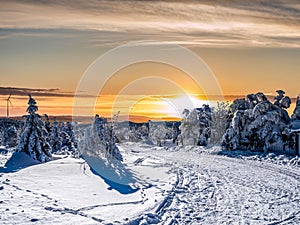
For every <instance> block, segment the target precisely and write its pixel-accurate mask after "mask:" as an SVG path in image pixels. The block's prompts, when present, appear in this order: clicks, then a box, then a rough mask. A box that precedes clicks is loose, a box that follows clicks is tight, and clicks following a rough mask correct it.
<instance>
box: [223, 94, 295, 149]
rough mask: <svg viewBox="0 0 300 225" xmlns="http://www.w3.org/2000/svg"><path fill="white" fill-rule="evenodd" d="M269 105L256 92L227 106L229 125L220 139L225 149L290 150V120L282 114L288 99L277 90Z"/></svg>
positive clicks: (264, 98) (285, 112) (288, 102)
mask: <svg viewBox="0 0 300 225" xmlns="http://www.w3.org/2000/svg"><path fill="white" fill-rule="evenodd" d="M277 93H278V95H277V96H276V97H275V102H274V103H273V104H272V103H271V102H270V101H269V100H268V99H267V97H266V96H265V95H264V94H263V93H261V92H258V93H257V94H249V95H247V97H246V98H245V99H237V100H234V101H233V103H232V104H231V105H230V124H229V126H228V127H227V130H226V132H225V134H224V136H223V140H222V144H223V146H224V147H225V148H226V149H238V148H239V149H256V150H264V151H267V150H270V149H273V148H282V149H284V148H292V147H293V138H292V137H291V134H290V133H289V131H288V129H289V124H290V118H289V115H288V113H287V111H286V109H287V108H289V107H290V104H291V100H290V98H289V97H288V96H284V94H285V93H284V91H282V90H278V91H277Z"/></svg>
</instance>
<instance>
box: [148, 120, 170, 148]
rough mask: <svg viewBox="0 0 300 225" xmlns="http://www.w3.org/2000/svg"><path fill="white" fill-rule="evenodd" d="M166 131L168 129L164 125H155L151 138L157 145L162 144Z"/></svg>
mask: <svg viewBox="0 0 300 225" xmlns="http://www.w3.org/2000/svg"><path fill="white" fill-rule="evenodd" d="M167 133H168V129H167V128H166V126H165V125H163V124H159V125H158V126H156V127H155V129H153V130H152V132H151V139H152V141H154V142H155V143H156V144H157V145H158V146H160V147H161V146H162V143H163V140H165V139H166V135H167Z"/></svg>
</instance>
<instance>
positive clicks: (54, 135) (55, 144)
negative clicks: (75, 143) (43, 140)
mask: <svg viewBox="0 0 300 225" xmlns="http://www.w3.org/2000/svg"><path fill="white" fill-rule="evenodd" d="M49 136H50V141H49V143H50V145H51V148H52V152H53V153H57V152H59V151H60V149H61V145H62V143H61V137H60V128H59V127H58V122H57V120H56V117H54V118H53V124H52V126H51V131H50V134H49Z"/></svg>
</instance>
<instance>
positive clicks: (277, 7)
mask: <svg viewBox="0 0 300 225" xmlns="http://www.w3.org/2000/svg"><path fill="white" fill-rule="evenodd" d="M1 5H2V7H1V9H0V21H1V22H0V26H1V28H9V29H21V31H22V33H26V32H27V33H30V34H32V35H37V34H41V35H42V34H43V35H44V34H45V32H44V31H45V30H44V31H43V30H42V31H43V32H41V30H40V29H49V30H50V31H51V30H52V31H54V32H55V30H60V31H63V30H65V31H67V30H76V31H79V32H80V31H84V32H85V34H87V35H88V39H89V40H90V41H91V43H90V44H92V45H104V44H106V45H107V44H111V45H115V44H120V43H123V42H126V41H133V40H141V39H155V40H164V41H171V42H174V43H179V44H186V45H196V46H199V45H202V46H207V45H208V46H262V47H296V48H298V47H300V17H299V14H300V3H299V1H296V0H287V1H284V0H273V1H267V0H260V1H258V0H254V1H242V0H233V1H220V0H218V1H207V0H198V1H196V0H191V1H183V2H178V1H170V0H164V1H163V0H161V1H134V0H131V1H121V0H113V1H108V0H100V1H98V0H97V1H96V0H92V1H84V0H74V1H66V0H62V1H55V0H50V1H25V0H23V1H21V0H19V1H2V2H1ZM26 29H27V30H26ZM10 31H11V32H12V33H13V31H12V30H10ZM38 31H40V32H38ZM2 33H3V32H2ZM58 33H59V34H58V35H62V33H64V32H58ZM66 33H68V32H66ZM49 35H51V34H49Z"/></svg>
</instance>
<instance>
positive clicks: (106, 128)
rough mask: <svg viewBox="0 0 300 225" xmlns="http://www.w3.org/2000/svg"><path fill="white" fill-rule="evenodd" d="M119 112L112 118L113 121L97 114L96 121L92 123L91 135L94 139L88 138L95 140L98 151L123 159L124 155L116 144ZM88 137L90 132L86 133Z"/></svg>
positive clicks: (107, 155)
mask: <svg viewBox="0 0 300 225" xmlns="http://www.w3.org/2000/svg"><path fill="white" fill-rule="evenodd" d="M117 120H118V114H117V115H115V116H114V117H113V118H112V121H111V122H107V120H106V119H105V118H102V117H100V116H99V115H98V114H96V116H95V119H94V123H93V125H92V131H89V132H91V133H92V134H91V136H92V137H94V140H88V142H91V143H92V142H94V145H96V146H98V147H96V149H97V151H99V150H100V151H101V153H104V154H105V156H106V157H107V158H109V157H114V158H116V159H118V160H122V155H121V154H120V151H119V149H118V147H117V145H116V134H115V131H116V128H117ZM85 135H86V136H87V137H88V136H89V134H85ZM98 139H99V140H98Z"/></svg>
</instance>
